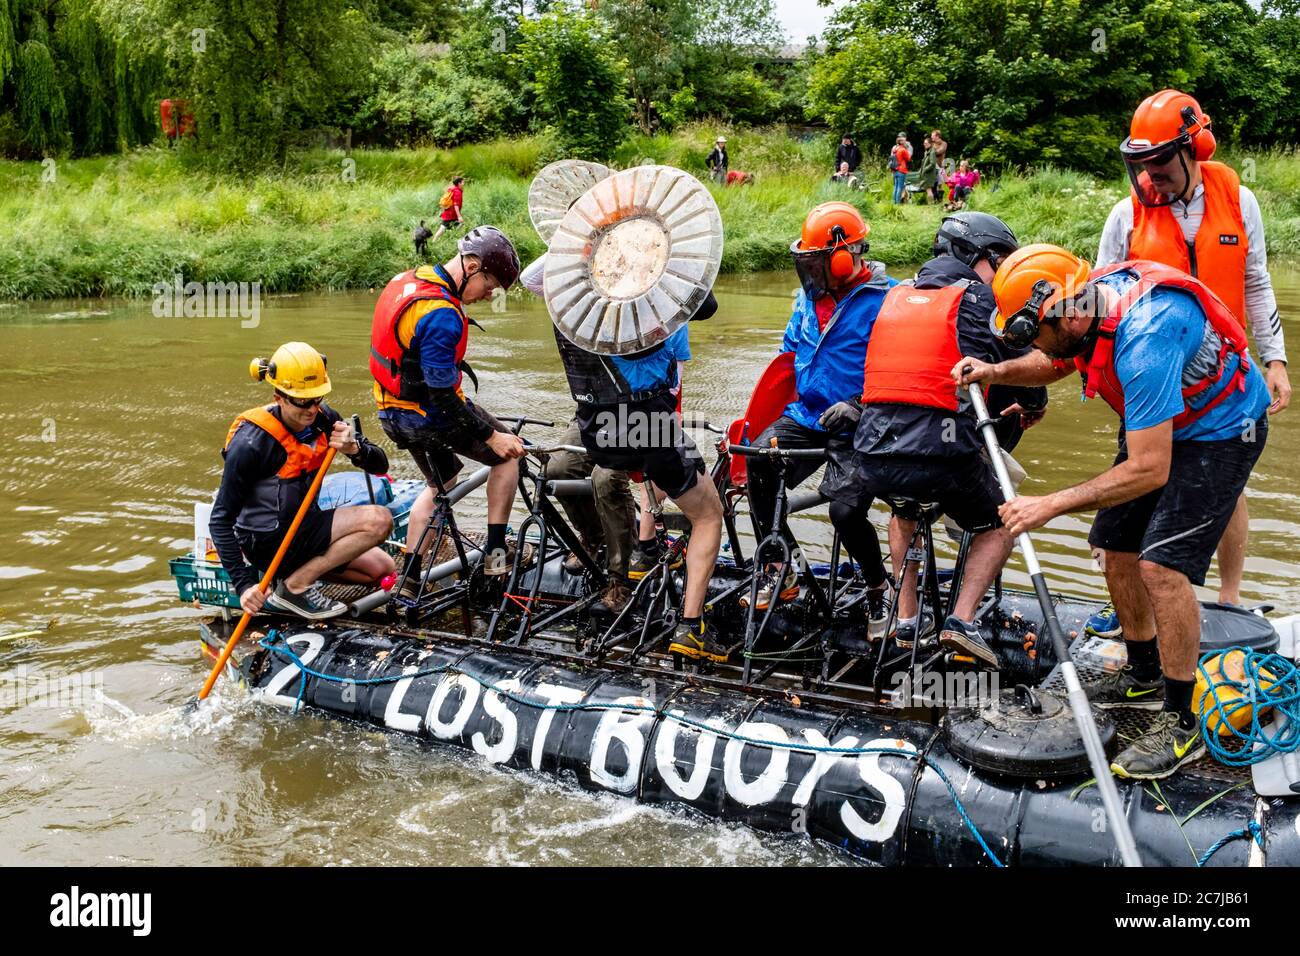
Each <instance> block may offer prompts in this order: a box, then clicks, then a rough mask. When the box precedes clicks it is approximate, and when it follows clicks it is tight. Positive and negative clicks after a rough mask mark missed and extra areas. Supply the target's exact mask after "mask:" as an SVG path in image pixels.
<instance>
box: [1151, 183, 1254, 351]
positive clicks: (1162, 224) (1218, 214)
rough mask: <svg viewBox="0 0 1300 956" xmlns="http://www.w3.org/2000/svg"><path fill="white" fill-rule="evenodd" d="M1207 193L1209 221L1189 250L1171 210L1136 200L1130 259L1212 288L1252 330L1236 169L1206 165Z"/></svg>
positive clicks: (1206, 202)
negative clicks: (1157, 265) (1175, 271)
mask: <svg viewBox="0 0 1300 956" xmlns="http://www.w3.org/2000/svg"><path fill="white" fill-rule="evenodd" d="M1201 181H1202V184H1203V185H1204V187H1205V218H1203V219H1202V220H1201V225H1200V228H1199V229H1197V230H1196V241H1195V243H1193V244H1192V246H1191V247H1190V248H1189V247H1188V244H1187V240H1186V239H1185V238H1184V237H1183V230H1182V229H1181V228H1180V227H1179V225H1178V220H1177V219H1175V218H1174V212H1173V210H1172V209H1171V208H1170V207H1168V206H1157V207H1150V206H1144V205H1143V204H1142V203H1141V201H1140V200H1139V199H1138V198H1137V196H1136V195H1134V196H1132V197H1131V200H1130V201H1131V202H1132V203H1133V235H1132V236H1131V237H1130V238H1129V244H1128V257H1129V258H1130V259H1149V260H1151V261H1152V262H1163V263H1164V264H1165V265H1168V266H1173V267H1174V268H1176V269H1181V270H1182V271H1184V272H1186V273H1187V274H1188V275H1191V276H1195V277H1196V278H1198V279H1200V280H1201V281H1202V282H1204V283H1205V284H1206V285H1207V286H1209V287H1210V288H1211V289H1212V290H1213V291H1214V294H1215V295H1217V296H1218V297H1219V298H1220V299H1222V300H1223V302H1224V304H1225V305H1227V306H1228V308H1229V309H1231V310H1232V312H1233V314H1234V315H1236V317H1237V321H1238V322H1240V323H1241V324H1242V325H1243V326H1244V325H1245V324H1246V253H1247V252H1248V251H1249V243H1248V242H1247V240H1246V225H1245V222H1244V221H1243V220H1242V218H1241V180H1240V179H1239V178H1238V177H1237V174H1236V173H1235V172H1234V171H1233V169H1232V167H1230V166H1225V165H1223V164H1222V163H1211V162H1205V163H1201Z"/></svg>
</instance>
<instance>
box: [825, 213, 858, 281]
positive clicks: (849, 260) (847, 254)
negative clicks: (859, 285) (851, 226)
mask: <svg viewBox="0 0 1300 956" xmlns="http://www.w3.org/2000/svg"><path fill="white" fill-rule="evenodd" d="M831 241H832V242H833V243H834V244H835V245H837V246H839V247H840V248H838V249H836V250H835V251H834V252H832V253H831V262H830V267H831V275H832V276H834V277H835V278H836V279H849V278H852V276H853V253H852V252H851V251H850V250H849V249H848V248H846V247H845V244H846V243H847V242H848V236H847V235H846V234H845V232H844V227H843V226H835V227H834V228H833V229H831Z"/></svg>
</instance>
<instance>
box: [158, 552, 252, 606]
mask: <svg viewBox="0 0 1300 956" xmlns="http://www.w3.org/2000/svg"><path fill="white" fill-rule="evenodd" d="M168 567H169V568H170V569H171V572H172V577H173V578H175V579H176V589H177V590H178V591H179V592H180V595H181V600H182V601H184V602H185V603H186V604H191V603H193V602H194V601H198V602H199V603H200V604H206V605H208V606H209V607H232V608H236V609H238V608H239V595H238V594H236V593H235V589H234V587H233V585H231V583H230V575H228V574H227V573H226V569H225V568H223V567H222V566H221V564H220V562H217V561H198V560H195V557H194V552H192V551H191V552H190V553H189V554H187V555H185V556H184V557H183V558H172V559H171V561H170V562H169V564H168Z"/></svg>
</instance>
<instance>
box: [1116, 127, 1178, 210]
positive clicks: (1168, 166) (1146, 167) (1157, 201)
mask: <svg viewBox="0 0 1300 956" xmlns="http://www.w3.org/2000/svg"><path fill="white" fill-rule="evenodd" d="M1126 147H1127V148H1125V149H1124V150H1123V155H1124V168H1125V169H1126V170H1128V178H1129V182H1130V183H1132V184H1133V193H1134V195H1136V196H1137V197H1138V202H1140V203H1142V205H1144V206H1150V207H1158V206H1169V205H1172V204H1173V203H1176V202H1180V201H1184V200H1186V199H1187V196H1188V194H1189V193H1190V189H1189V187H1190V185H1191V182H1192V170H1191V166H1190V165H1189V162H1188V155H1187V154H1188V150H1187V149H1186V148H1185V145H1184V143H1183V142H1182V140H1181V138H1180V139H1177V140H1174V141H1172V142H1169V143H1165V144H1163V145H1161V146H1158V147H1155V148H1154V149H1148V150H1145V151H1141V152H1139V151H1136V150H1132V147H1131V146H1128V144H1126Z"/></svg>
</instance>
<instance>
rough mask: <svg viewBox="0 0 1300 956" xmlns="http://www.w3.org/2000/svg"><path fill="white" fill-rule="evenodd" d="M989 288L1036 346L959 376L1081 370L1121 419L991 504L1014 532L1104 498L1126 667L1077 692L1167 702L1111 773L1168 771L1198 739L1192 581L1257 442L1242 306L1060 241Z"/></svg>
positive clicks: (1263, 431) (1127, 702) (1253, 377)
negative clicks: (1059, 483) (1089, 471)
mask: <svg viewBox="0 0 1300 956" xmlns="http://www.w3.org/2000/svg"><path fill="white" fill-rule="evenodd" d="M993 293H994V296H995V298H996V299H997V306H998V308H997V312H996V313H995V323H996V324H997V326H998V327H999V328H1000V329H1001V331H1002V334H1003V336H1004V338H1005V339H1006V340H1007V342H1008V344H1010V345H1012V346H1016V345H1022V344H1028V343H1030V342H1032V343H1033V345H1034V348H1035V349H1036V351H1034V352H1031V353H1029V354H1028V355H1026V356H1024V357H1022V358H1018V359H1013V360H1011V361H1004V362H998V363H996V364H988V363H985V362H981V361H978V360H976V359H972V358H963V359H962V360H961V361H960V362H958V363H957V365H956V366H954V367H953V377H954V378H956V379H957V380H958V381H959V382H984V383H990V382H1001V383H1004V384H1017V385H1046V384H1049V383H1051V382H1053V381H1056V380H1057V379H1060V378H1063V377H1065V376H1066V375H1068V374H1070V373H1071V372H1072V371H1076V370H1077V371H1079V372H1081V373H1082V374H1083V381H1084V392H1083V396H1084V398H1092V397H1094V396H1096V395H1100V396H1101V397H1102V398H1103V399H1104V400H1105V401H1106V403H1107V404H1108V405H1110V406H1111V407H1112V408H1113V409H1114V410H1115V411H1116V413H1117V414H1119V415H1120V417H1121V420H1122V423H1123V425H1122V428H1121V431H1120V436H1119V454H1118V456H1117V457H1116V459H1115V463H1114V465H1113V466H1112V467H1111V468H1110V469H1108V470H1107V471H1105V472H1103V473H1102V474H1100V475H1098V476H1097V477H1095V478H1092V479H1090V480H1088V481H1085V482H1083V483H1082V484H1079V485H1075V486H1074V487H1072V488H1066V489H1063V490H1061V491H1057V492H1053V493H1052V494H1049V495H1043V496H1038V497H1031V496H1025V495H1021V496H1019V497H1017V498H1015V499H1014V500H1013V501H1011V502H1009V503H1007V504H1005V505H1003V506H1002V508H1001V514H1002V520H1003V522H1004V523H1005V524H1006V527H1007V531H1008V532H1009V533H1011V534H1012V535H1017V534H1020V533H1022V532H1026V531H1031V530H1033V529H1034V528H1038V527H1041V526H1042V525H1044V524H1046V523H1047V522H1048V521H1050V520H1051V519H1052V518H1055V517H1057V516H1059V515H1064V514H1070V513H1073V512H1080V511H1092V510H1094V509H1100V510H1098V511H1097V517H1096V520H1095V521H1094V522H1093V526H1092V531H1091V533H1090V534H1089V536H1088V541H1089V543H1090V544H1091V545H1092V546H1093V547H1094V548H1099V549H1101V550H1102V551H1103V552H1104V555H1105V570H1106V583H1107V585H1108V586H1109V588H1110V593H1111V597H1112V599H1113V600H1114V602H1115V609H1116V612H1117V613H1118V615H1119V620H1120V624H1121V627H1122V628H1123V633H1124V642H1125V645H1126V647H1127V651H1128V663H1127V664H1126V665H1125V667H1124V668H1123V669H1122V670H1120V671H1118V672H1117V673H1115V674H1112V675H1108V676H1107V677H1104V678H1102V679H1101V680H1100V681H1097V682H1094V683H1093V684H1091V685H1090V686H1088V687H1087V688H1086V689H1087V692H1088V696H1089V699H1091V700H1092V701H1093V703H1094V704H1096V705H1098V706H1102V707H1106V706H1110V707H1115V706H1121V707H1123V706H1128V707H1133V706H1136V707H1146V708H1159V709H1161V711H1162V712H1161V713H1160V715H1159V716H1157V718H1156V719H1155V721H1154V722H1153V723H1152V724H1151V726H1150V727H1149V729H1148V730H1147V731H1146V732H1145V733H1143V734H1142V735H1141V736H1139V737H1138V738H1137V739H1136V740H1133V741H1132V742H1131V743H1130V744H1129V746H1128V748H1127V749H1125V750H1124V751H1123V752H1122V753H1121V754H1119V756H1117V757H1116V758H1115V760H1114V762H1113V763H1112V764H1111V769H1112V770H1113V771H1114V772H1115V773H1117V774H1119V775H1120V776H1125V777H1135V778H1140V779H1155V778H1160V777H1167V776H1169V775H1170V774H1172V773H1173V772H1175V771H1176V770H1177V769H1178V767H1180V766H1181V765H1182V764H1184V763H1186V762H1188V761H1190V760H1193V759H1195V758H1196V757H1198V756H1200V754H1201V753H1202V752H1204V749H1205V747H1204V742H1203V741H1202V740H1201V737H1200V727H1199V726H1198V723H1197V720H1196V716H1195V715H1194V713H1193V711H1192V688H1193V681H1194V678H1195V670H1196V660H1197V653H1198V650H1199V647H1200V635H1201V613H1200V605H1199V604H1198V603H1197V601H1196V594H1195V592H1194V591H1193V589H1192V586H1193V585H1200V584H1203V583H1204V582H1205V574H1206V571H1207V570H1209V567H1210V561H1211V559H1212V558H1213V556H1214V550H1215V546H1216V545H1217V544H1218V541H1219V538H1220V537H1221V536H1222V534H1223V530H1224V528H1226V527H1227V525H1228V522H1229V520H1230V519H1231V518H1232V513H1233V509H1234V508H1235V507H1236V503H1237V499H1238V497H1239V496H1240V495H1241V492H1242V489H1243V488H1245V486H1246V480H1247V478H1248V477H1249V476H1250V471H1251V469H1252V468H1253V467H1254V465H1255V462H1256V461H1257V460H1258V458H1259V455H1260V453H1261V452H1262V451H1263V448H1264V443H1265V439H1266V437H1267V434H1268V416H1267V415H1266V414H1265V412H1266V410H1267V409H1268V407H1269V392H1268V386H1267V384H1265V381H1264V377H1263V376H1262V375H1261V374H1260V372H1259V369H1258V368H1257V366H1256V363H1255V362H1254V360H1253V359H1251V357H1250V355H1249V351H1248V348H1247V342H1246V334H1245V330H1244V329H1243V328H1242V327H1241V323H1240V322H1239V321H1238V320H1237V317H1236V315H1235V314H1234V313H1233V312H1232V311H1231V310H1230V309H1229V308H1228V307H1227V306H1226V305H1225V304H1224V303H1223V302H1222V300H1220V299H1219V298H1218V297H1217V296H1215V295H1214V294H1213V293H1212V292H1211V291H1210V289H1209V288H1208V287H1207V286H1205V285H1204V284H1202V283H1201V282H1200V281H1198V280H1197V279H1194V278H1192V277H1191V276H1189V275H1187V274H1186V273H1184V272H1181V271H1179V270H1178V269H1175V268H1172V267H1170V266H1167V265H1164V264H1162V263H1157V262H1150V261H1146V260H1136V261H1131V262H1125V263H1121V264H1119V265H1116V266H1111V267H1109V268H1106V269H1099V270H1097V271H1095V272H1091V273H1090V272H1089V268H1088V263H1086V262H1084V261H1082V260H1081V259H1078V258H1076V257H1075V256H1073V255H1071V254H1070V253H1069V252H1067V251H1066V250H1064V249H1062V248H1060V247H1059V246H1049V245H1032V246H1025V247H1023V248H1021V249H1020V250H1018V251H1017V252H1015V253H1012V255H1010V256H1008V257H1007V259H1006V260H1005V261H1004V262H1003V263H1002V266H1001V267H1000V268H999V269H998V272H997V274H996V275H995V276H994V279H993ZM967 368H969V369H970V371H969V372H967V371H966V370H967ZM1157 634H1159V638H1158V642H1157V637H1156V635H1157Z"/></svg>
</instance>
